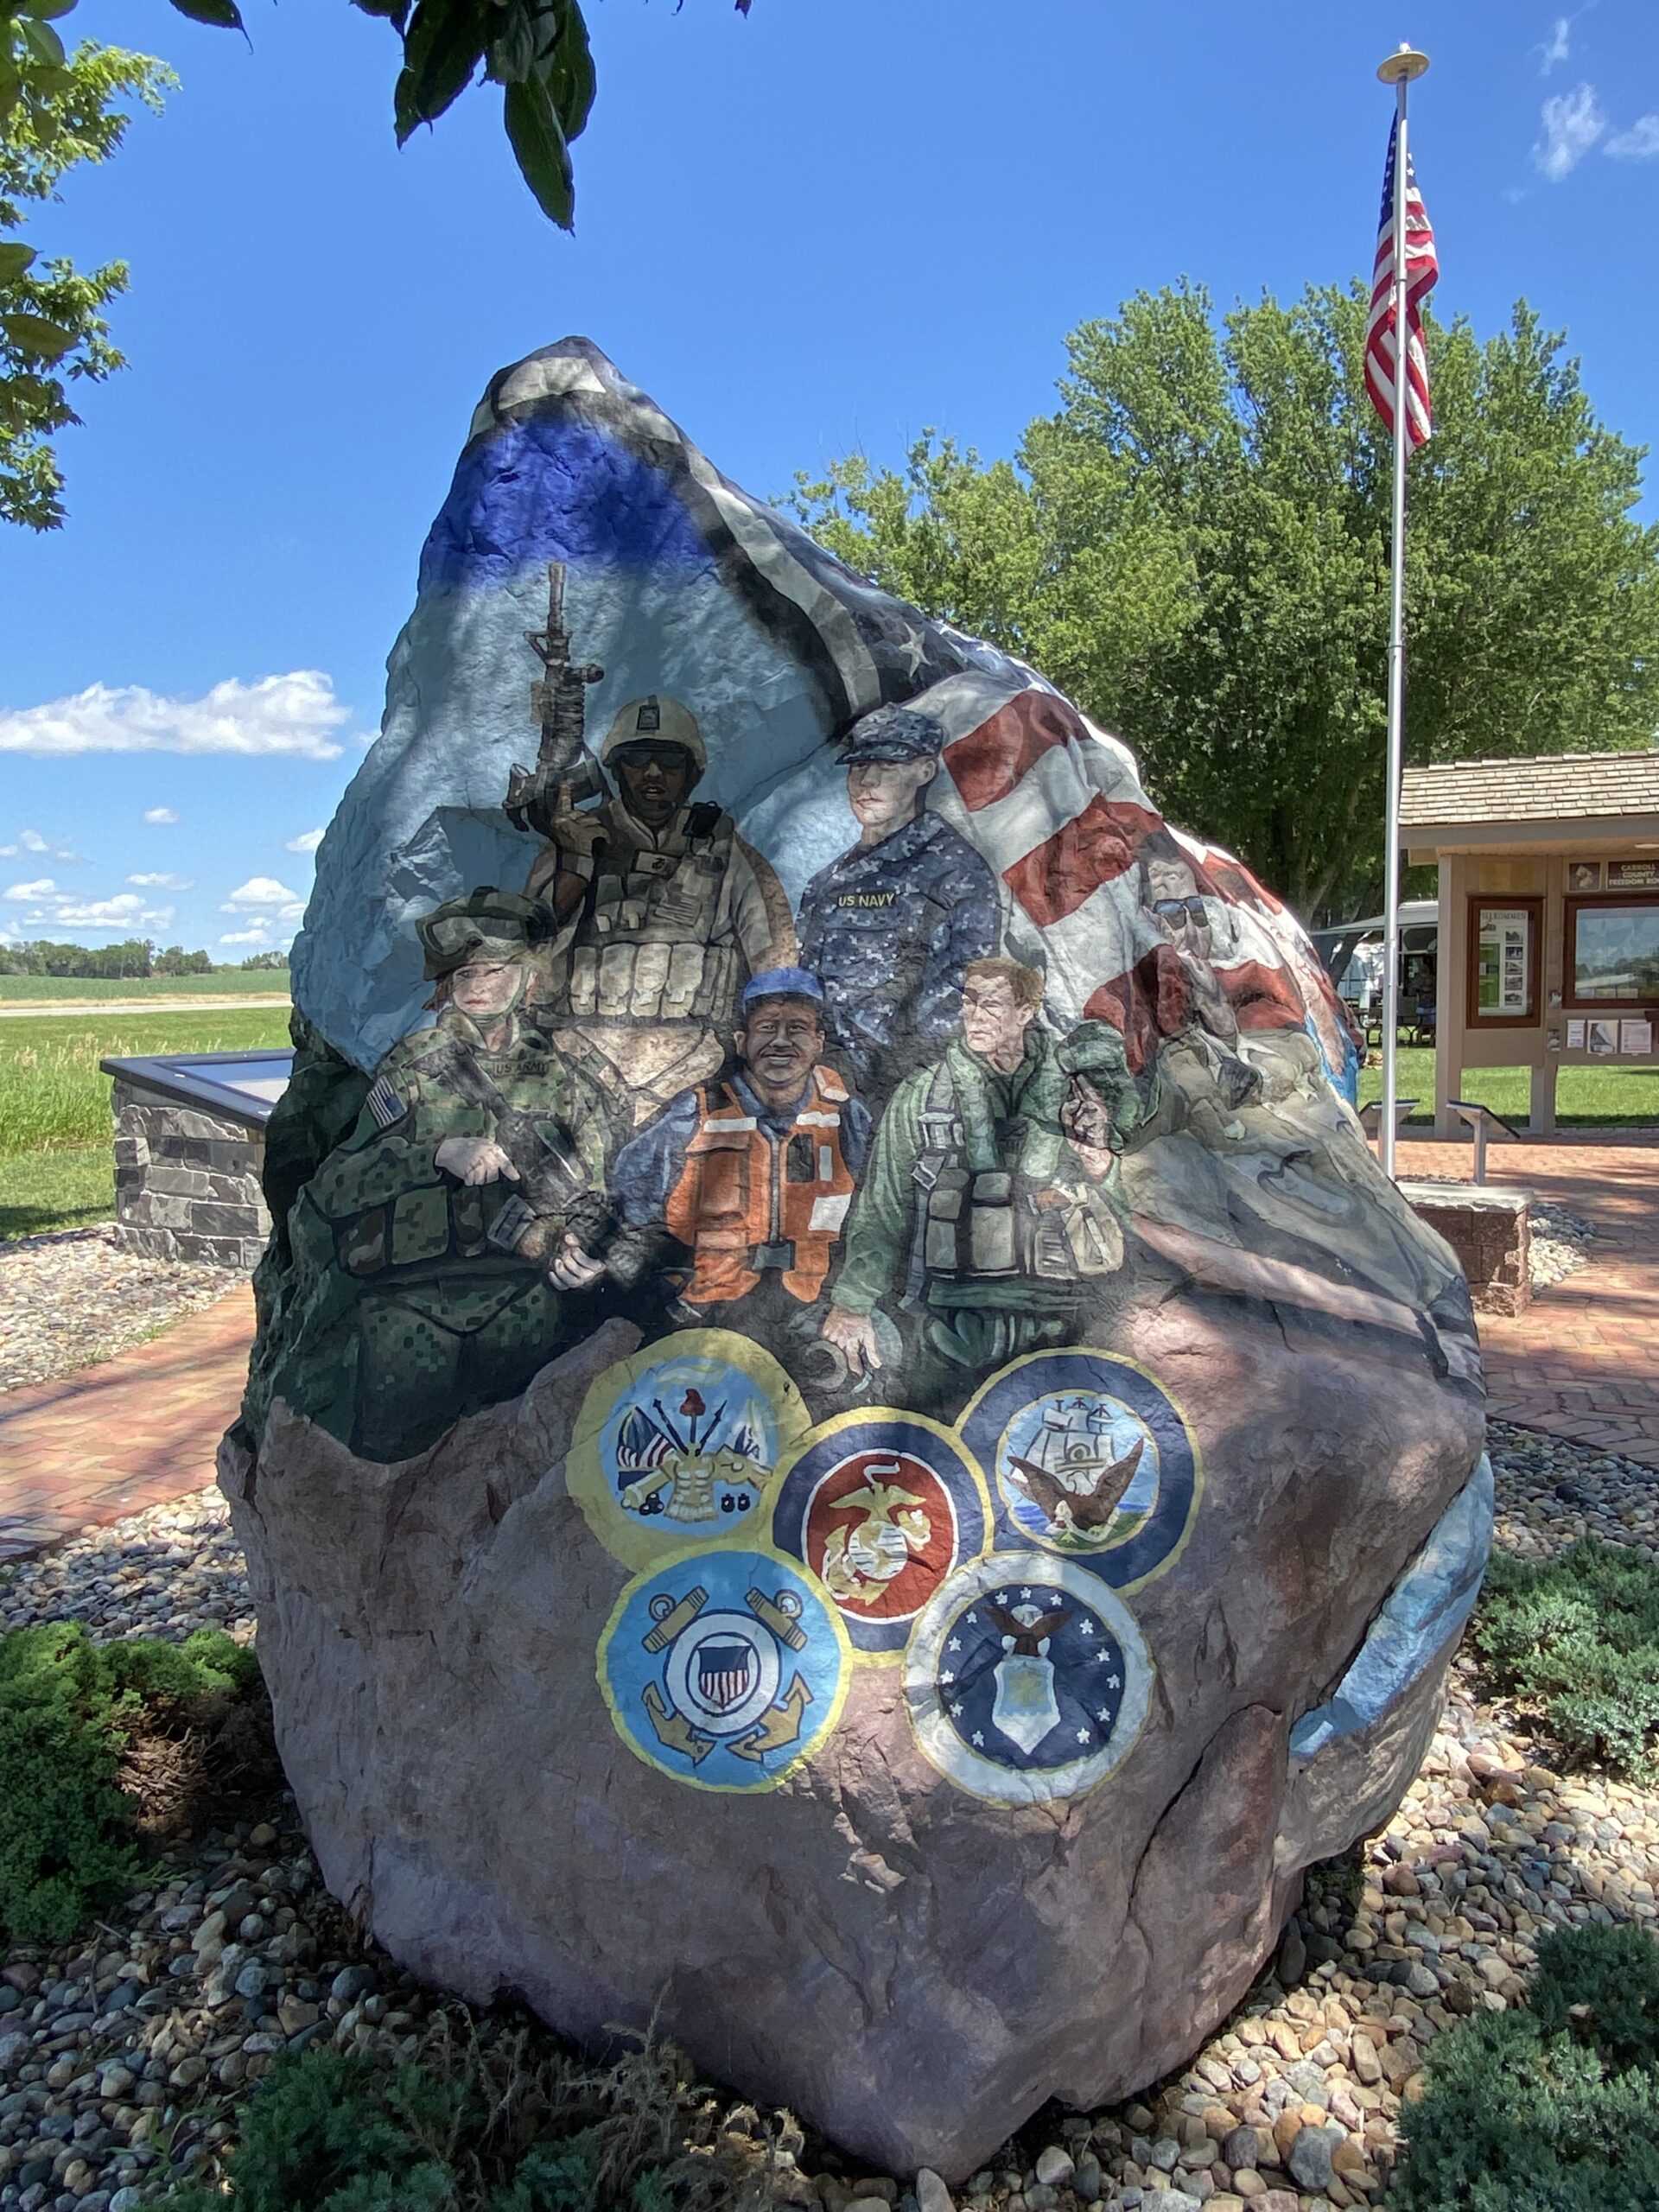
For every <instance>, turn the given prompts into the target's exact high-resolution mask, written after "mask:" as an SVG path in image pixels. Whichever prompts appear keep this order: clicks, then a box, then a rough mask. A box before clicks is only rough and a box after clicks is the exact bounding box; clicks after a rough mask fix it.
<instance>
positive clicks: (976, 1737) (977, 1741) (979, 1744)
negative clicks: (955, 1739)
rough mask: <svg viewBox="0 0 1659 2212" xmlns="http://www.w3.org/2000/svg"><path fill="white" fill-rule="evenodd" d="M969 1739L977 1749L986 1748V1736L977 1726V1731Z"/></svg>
mask: <svg viewBox="0 0 1659 2212" xmlns="http://www.w3.org/2000/svg"><path fill="white" fill-rule="evenodd" d="M968 1740H969V1743H970V1744H971V1745H973V1747H974V1749H975V1750H976V1751H983V1750H984V1748H985V1738H983V1737H982V1735H981V1734H980V1732H979V1731H978V1729H977V1728H976V1729H975V1731H974V1732H973V1734H972V1735H971V1736H970V1737H969V1739H968Z"/></svg>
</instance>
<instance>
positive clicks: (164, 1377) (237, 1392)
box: [0, 1285, 253, 1560]
mask: <svg viewBox="0 0 1659 2212" xmlns="http://www.w3.org/2000/svg"><path fill="white" fill-rule="evenodd" d="M252 1342H253V1294H252V1293H251V1291H250V1290H249V1289H248V1288H247V1287H246V1286H245V1285H243V1286H241V1287H238V1288H237V1289H236V1290H233V1291H232V1293H231V1294H230V1295H229V1296H228V1297H226V1298H221V1299H220V1300H219V1303H218V1304H217V1305H216V1306H208V1307H207V1310H206V1312H204V1313H193V1314H191V1315H189V1316H188V1319H185V1320H182V1321H180V1322H178V1323H177V1324H175V1326H174V1327H172V1328H170V1329H167V1330H164V1331H163V1332H162V1334H161V1335H160V1336H158V1337H152V1338H150V1339H149V1343H148V1344H135V1345H134V1347H133V1349H132V1350H131V1351H124V1352H121V1353H119V1354H118V1355H117V1357H115V1358H114V1359H106V1360H103V1361H101V1362H100V1363H99V1364H98V1365H97V1366H96V1367H83V1368H81V1369H79V1370H78V1371H77V1372H76V1373H75V1374H73V1375H66V1376H61V1377H60V1379H59V1380H58V1381H57V1382H55V1383H31V1384H26V1385H25V1386H24V1387H23V1388H22V1389H16V1390H7V1391H5V1392H3V1393H0V1560H8V1559H18V1558H22V1556H23V1555H24V1554H27V1553H29V1552H34V1551H38V1550H40V1549H41V1547H42V1546H43V1545H45V1544H49V1543H54V1542H55V1541H57V1539H58V1538H59V1537H60V1536H65V1535H71V1534H73V1531H74V1530H75V1529H84V1528H86V1527H87V1526H88V1525H89V1524H94V1523H96V1524H101V1523H103V1522H108V1521H119V1520H120V1519H121V1518H122V1517H123V1516H124V1515H125V1514H128V1513H137V1512H141V1511H142V1510H143V1508H144V1507H145V1506H147V1505H160V1504H162V1503H165V1501H166V1500H167V1499H168V1498H172V1497H183V1496H184V1495H185V1494H186V1493H187V1492H188V1491H196V1490H200V1489H202V1488H203V1487H204V1486H205V1485H206V1484H208V1483H210V1482H212V1480H213V1453H214V1452H215V1450H216V1449H217V1447H218V1445H219V1438H220V1437H221V1436H222V1435H223V1433H225V1431H226V1428H228V1427H229V1426H230V1424H231V1422H232V1421H234V1420H235V1418H236V1409H237V1406H238V1403H239V1402H240V1399H241V1396H242V1385H243V1383H244V1381H245V1378H246V1376H247V1371H248V1347H249V1346H250V1344H251V1343H252Z"/></svg>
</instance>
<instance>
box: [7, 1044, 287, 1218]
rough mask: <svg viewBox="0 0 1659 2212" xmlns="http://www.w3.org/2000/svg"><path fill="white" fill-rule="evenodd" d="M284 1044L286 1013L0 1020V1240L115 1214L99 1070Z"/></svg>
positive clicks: (106, 1089)
mask: <svg viewBox="0 0 1659 2212" xmlns="http://www.w3.org/2000/svg"><path fill="white" fill-rule="evenodd" d="M287 1042H288V1009H287V1007H286V1006H282V1005H279V1006H273V1007H271V1008H270V1011H269V1012H267V1011H266V1009H265V1008H264V1007H246V1008H243V1009H235V1008H232V1009H231V1010H229V1011H226V1012H221V1013H213V1012H209V1011H204V1012H202V1013H200V1014H108V1015H105V1017H104V1018H103V1019H102V1020H100V1019H99V1017H98V1015H97V1014H95V1013H84V1014H65V1015H63V1016H62V1017H61V1018H59V1017H57V1016H55V1015H45V1016H42V1017H41V1019H40V1020H33V1021H5V1022H0V1240H3V1239H4V1238H7V1237H13V1236H35V1235H38V1234H39V1233H40V1232H41V1231H42V1230H48V1229H70V1228H75V1227H78V1226H79V1225H80V1224H82V1223H84V1222H87V1221H98V1220H101V1219H103V1218H105V1217H106V1216H107V1215H109V1214H110V1213H111V1212H112V1211H113V1210H114V1206H115V1180H114V1168H113V1165H112V1163H111V1154H110V1134H111V1131H110V1078H109V1077H108V1076H106V1075H104V1074H102V1073H100V1071H99V1065H98V1064H99V1061H100V1060H101V1059H104V1058H109V1057H111V1056H114V1057H119V1058H136V1057H138V1056H140V1055H143V1054H150V1053H157V1052H246V1051H248V1050H250V1049H251V1048H252V1047H254V1046H270V1045H285V1044H287Z"/></svg>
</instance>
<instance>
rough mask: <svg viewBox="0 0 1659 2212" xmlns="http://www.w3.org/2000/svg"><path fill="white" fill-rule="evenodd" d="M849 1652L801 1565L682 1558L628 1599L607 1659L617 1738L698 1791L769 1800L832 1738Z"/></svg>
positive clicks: (603, 1680) (770, 1559) (714, 1554)
mask: <svg viewBox="0 0 1659 2212" xmlns="http://www.w3.org/2000/svg"><path fill="white" fill-rule="evenodd" d="M848 1657H849V1654H848V1649H847V1639H846V1636H845V1633H844V1631H843V1630H842V1626H841V1623H840V1621H839V1620H838V1618H836V1612H835V1610H834V1608H833V1607H832V1606H829V1605H826V1604H825V1603H824V1600H823V1593H822V1592H820V1591H817V1590H816V1589H815V1588H814V1587H813V1585H812V1583H811V1582H810V1580H809V1578H808V1577H807V1576H806V1575H804V1573H802V1571H801V1569H800V1567H798V1565H797V1564H796V1562H795V1561H793V1560H786V1559H785V1558H784V1557H783V1556H782V1555H781V1554H778V1553H773V1552H770V1551H763V1550H760V1549H759V1548H756V1549H754V1550H743V1551H728V1550H723V1549H721V1550H716V1549H713V1548H709V1549H702V1550H698V1551H696V1552H691V1553H685V1554H682V1555H681V1556H680V1557H679V1558H678V1559H677V1560H671V1561H670V1562H669V1563H668V1564H667V1565H665V1566H663V1567H658V1568H657V1569H656V1570H655V1571H654V1572H653V1573H649V1574H643V1575H640V1576H639V1577H638V1578H637V1579H636V1580H634V1581H632V1582H631V1583H630V1584H629V1585H628V1587H627V1588H626V1590H625V1591H624V1592H622V1595H621V1597H620V1599H618V1600H617V1604H616V1608H615V1610H614V1611H613V1613H612V1615H611V1618H610V1623H609V1624H608V1626H607V1629H606V1630H605V1634H604V1636H603V1637H601V1641H600V1647H599V1682H600V1688H601V1690H602V1691H603V1692H604V1694H605V1701H606V1703H607V1706H608V1707H610V1711H611V1718H612V1719H613V1720H614V1722H615V1723H616V1726H617V1731H618V1733H619V1734H620V1736H621V1738H622V1739H623V1741H624V1742H625V1743H626V1745H627V1746H628V1748H629V1749H630V1750H631V1751H633V1752H634V1753H635V1754H636V1755H637V1756H638V1757H639V1758H642V1759H644V1760H645V1764H647V1765H648V1766H654V1767H656V1768H658V1770H660V1771H661V1772H663V1773H664V1774H669V1775H672V1776H673V1777H674V1778H675V1780H676V1781H678V1782H690V1783H695V1784H696V1786H697V1787H698V1788H699V1789H740V1790H745V1789H771V1788H772V1786H773V1785H774V1784H775V1783H778V1782H779V1781H781V1780H782V1778H783V1777H784V1776H785V1774H787V1773H788V1772H789V1770H790V1769H791V1767H792V1766H794V1765H796V1764H798V1762H799V1761H800V1760H801V1759H803V1758H805V1757H806V1755H807V1753H808V1752H809V1751H811V1749H812V1748H813V1746H814V1745H816V1744H817V1743H818V1742H819V1741H820V1740H821V1739H822V1738H823V1737H824V1736H825V1735H827V1734H828V1732H829V1730H830V1729H831V1728H832V1727H833V1726H835V1724H836V1719H837V1718H838V1717H839V1714H840V1712H841V1707H842V1701H843V1700H844V1698H845V1695H846V1688H847V1675H848V1664H847V1662H848Z"/></svg>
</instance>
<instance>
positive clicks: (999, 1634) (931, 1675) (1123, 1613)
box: [905, 1552, 1152, 1805]
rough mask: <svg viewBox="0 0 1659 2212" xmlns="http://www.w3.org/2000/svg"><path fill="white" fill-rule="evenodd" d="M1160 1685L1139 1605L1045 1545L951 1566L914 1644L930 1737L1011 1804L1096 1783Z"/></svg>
mask: <svg viewBox="0 0 1659 2212" xmlns="http://www.w3.org/2000/svg"><path fill="white" fill-rule="evenodd" d="M1151 1689H1152V1662H1151V1659H1150V1658H1149V1657H1148V1656H1147V1647H1146V1644H1145V1643H1144V1642H1143V1641H1142V1638H1141V1631H1140V1630H1139V1629H1138V1628H1137V1627H1136V1626H1135V1621H1134V1618H1133V1617H1132V1616H1131V1614H1130V1612H1129V1609H1128V1606H1127V1605H1124V1603H1123V1602H1122V1599H1120V1598H1118V1597H1117V1596H1116V1594H1115V1593H1114V1592H1112V1591H1110V1590H1109V1589H1107V1588H1106V1587H1105V1586H1104V1585H1103V1583H1102V1582H1101V1581H1100V1580H1099V1579H1098V1578H1097V1577H1096V1576H1095V1575H1093V1574H1090V1573H1087V1572H1085V1571H1084V1569H1082V1568H1080V1567H1077V1566H1074V1565H1073V1564H1072V1562H1071V1560H1063V1559H1056V1558H1055V1557H1054V1556H1053V1555H1052V1554H1047V1553H1043V1552H993V1553H991V1554H989V1555H988V1557H986V1558H984V1559H980V1560H975V1561H974V1562H973V1564H972V1565H971V1566H969V1567H963V1569H962V1570H961V1572H960V1573H957V1574H954V1575H952V1576H951V1578H950V1580H949V1581H948V1582H947V1583H945V1584H944V1586H943V1588H941V1589H940V1590H939V1592H938V1594H937V1596H935V1598H934V1599H932V1601H931V1604H930V1605H928V1607H927V1609H926V1611H925V1612H924V1613H923V1615H922V1617H921V1618H920V1620H919V1621H918V1623H917V1624H916V1632H915V1634H914V1636H913V1637H912V1638H911V1641H910V1645H909V1648H908V1649H907V1650H906V1653H905V1699H906V1706H907V1707H908V1709H909V1713H910V1722H911V1726H912V1728H913V1729H914V1731H915V1733H916V1740H917V1742H918V1744H919V1745H920V1746H921V1748H922V1750H923V1751H924V1752H925V1754H926V1756H927V1757H928V1758H929V1759H931V1761H932V1763H933V1764H934V1765H935V1766H936V1767H938V1770H939V1771H940V1772H941V1773H942V1774H944V1775H946V1776H948V1777H949V1778H950V1780H951V1781H952V1782H954V1783H957V1786H958V1787H959V1788H960V1789H965V1790H967V1791H969V1793H970V1794H971V1795H972V1796H976V1797H986V1798H989V1799H991V1800H992V1801H994V1802H996V1803H998V1804H1003V1805H1036V1804H1045V1803H1048V1802H1052V1801H1053V1800H1054V1799H1057V1798H1064V1797H1080V1796H1084V1794H1085V1793H1086V1792H1087V1791H1089V1790H1090V1789H1095V1788H1096V1786H1097V1785H1098V1784H1099V1783H1102V1782H1103V1781H1104V1780H1105V1779H1106V1777H1107V1776H1108V1775H1109V1774H1110V1773H1111V1772H1112V1770H1113V1769H1114V1768H1115V1767H1116V1766H1118V1765H1119V1764H1121V1762H1122V1759H1123V1758H1124V1757H1125V1756H1126V1755H1127V1753H1128V1750H1129V1747H1130V1745H1132V1744H1133V1743H1134V1742H1135V1738H1136V1737H1137V1736H1138V1735H1139V1734H1140V1732H1141V1726H1142V1724H1143V1723H1144V1722H1145V1719H1146V1717H1147V1701H1148V1699H1149V1697H1150V1694H1151Z"/></svg>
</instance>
